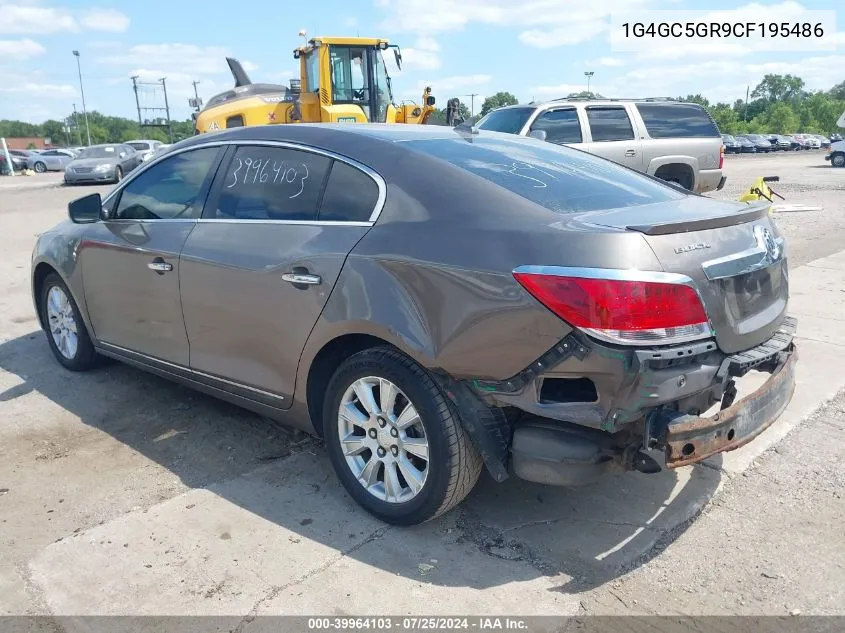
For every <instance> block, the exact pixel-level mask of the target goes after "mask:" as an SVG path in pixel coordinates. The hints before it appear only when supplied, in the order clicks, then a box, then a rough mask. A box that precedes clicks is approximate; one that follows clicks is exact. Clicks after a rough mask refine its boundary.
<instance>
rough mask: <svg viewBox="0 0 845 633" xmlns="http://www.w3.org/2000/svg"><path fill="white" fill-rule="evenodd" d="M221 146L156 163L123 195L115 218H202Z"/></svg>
mask: <svg viewBox="0 0 845 633" xmlns="http://www.w3.org/2000/svg"><path fill="white" fill-rule="evenodd" d="M218 151H219V149H218V148H217V147H204V148H200V149H195V150H191V151H188V152H182V153H181V154H176V155H175V156H171V157H170V158H168V159H167V160H163V161H161V162H160V163H156V164H155V165H153V166H152V167H150V168H149V169H147V170H146V171H144V172H143V173H141V174H139V175H138V177H137V178H135V179H134V180H132V182H130V183H129V184H128V185H126V187H124V189H123V191H122V192H121V194H120V199H119V200H118V204H117V210H116V212H115V213H114V217H115V218H117V219H121V220H174V219H190V218H197V217H199V215H200V213H201V212H202V203H203V201H202V200H200V199H199V198H200V193H201V191H202V190H203V184H204V183H205V180H206V178H207V177H208V174H209V171H210V170H211V168H212V166H213V165H214V162H215V159H216V157H217V153H218Z"/></svg>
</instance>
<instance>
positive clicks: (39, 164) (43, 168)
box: [32, 161, 47, 174]
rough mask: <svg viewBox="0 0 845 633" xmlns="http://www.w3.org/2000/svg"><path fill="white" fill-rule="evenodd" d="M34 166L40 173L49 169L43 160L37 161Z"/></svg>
mask: <svg viewBox="0 0 845 633" xmlns="http://www.w3.org/2000/svg"><path fill="white" fill-rule="evenodd" d="M32 168H33V169H34V170H35V171H36V172H37V173H39V174H43V173H44V172H45V171H47V165H45V164H44V163H42V162H41V161H38V162H37V163H35V164H34V165H33V166H32Z"/></svg>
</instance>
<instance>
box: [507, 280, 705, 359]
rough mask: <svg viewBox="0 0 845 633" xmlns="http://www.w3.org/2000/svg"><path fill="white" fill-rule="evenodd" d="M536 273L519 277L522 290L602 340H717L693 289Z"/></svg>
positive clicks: (681, 285) (672, 283)
mask: <svg viewBox="0 0 845 633" xmlns="http://www.w3.org/2000/svg"><path fill="white" fill-rule="evenodd" d="M530 268H532V267H523V268H518V269H517V270H515V271H514V273H513V275H514V277H515V278H516V280H517V281H518V282H519V283H520V285H522V287H523V288H525V289H526V290H527V291H528V292H529V293H531V295H532V296H533V297H534V298H535V299H537V300H538V301H539V302H540V303H542V304H543V305H544V306H546V307H547V308H548V309H549V310H551V311H552V312H554V313H555V314H556V315H557V316H559V317H560V318H561V319H563V320H564V321H566V322H567V323H569V324H570V325H572V326H573V327H576V328H580V329H582V330H584V331H585V332H587V333H588V334H591V335H593V336H595V337H596V338H600V339H603V340H606V341H610V342H613V343H622V344H657V345H661V344H668V343H678V342H683V341H689V340H693V339H698V338H705V337H708V336H711V329H710V323H709V321H708V319H707V313H706V312H705V310H704V306H703V305H702V303H701V299H700V298H699V296H698V293H697V292H696V291H695V288H693V287H692V286H691V285H688V283H684V282H677V281H670V282H667V281H651V280H647V279H618V278H614V277H616V276H617V275H614V273H618V272H619V271H611V270H606V271H603V272H601V271H598V272H593V273H588V275H589V276H577V275H571V274H553V273H552V274H549V273H548V272H530ZM541 269H543V270H544V271H545V270H547V269H545V268H542V267H541ZM601 274H606V275H607V276H606V277H600V276H599V275H601ZM658 275H661V273H658ZM663 276H664V277H670V276H668V275H665V274H663ZM677 277H678V278H680V277H681V276H677Z"/></svg>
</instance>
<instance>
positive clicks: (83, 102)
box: [73, 51, 91, 145]
mask: <svg viewBox="0 0 845 633" xmlns="http://www.w3.org/2000/svg"><path fill="white" fill-rule="evenodd" d="M73 56H74V57H76V69H77V70H78V71H79V92H80V94H81V95H82V113H83V114H84V115H85V134H86V135H87V136H88V145H91V128H89V127H88V110H87V109H86V108H85V91H84V90H83V89H82V65H81V64H80V62H79V51H73Z"/></svg>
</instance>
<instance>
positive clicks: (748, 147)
mask: <svg viewBox="0 0 845 633" xmlns="http://www.w3.org/2000/svg"><path fill="white" fill-rule="evenodd" d="M734 138H735V139H736V142H737V143H738V144H739V151H740V152H741V153H743V154H755V153H757V145H755V144H754V143H752V142H751V139H747V138H745V137H744V136H735V137H734Z"/></svg>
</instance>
